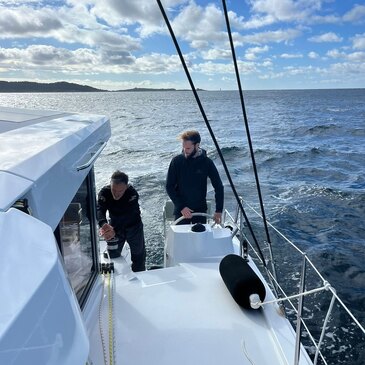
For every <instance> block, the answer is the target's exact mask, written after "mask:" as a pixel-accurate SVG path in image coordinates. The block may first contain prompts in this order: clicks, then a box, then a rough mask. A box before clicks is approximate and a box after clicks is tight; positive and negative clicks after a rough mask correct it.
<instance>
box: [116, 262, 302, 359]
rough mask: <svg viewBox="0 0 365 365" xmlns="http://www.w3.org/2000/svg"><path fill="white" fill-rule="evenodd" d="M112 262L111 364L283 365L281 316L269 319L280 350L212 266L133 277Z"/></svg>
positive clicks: (260, 318)
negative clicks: (278, 332) (275, 327)
mask: <svg viewBox="0 0 365 365" xmlns="http://www.w3.org/2000/svg"><path fill="white" fill-rule="evenodd" d="M115 264H116V273H115V290H116V292H115V296H114V314H115V320H114V330H115V336H116V338H115V351H116V363H117V364H123V363H126V364H129V365H133V364H136V365H137V364H138V365H140V364H146V363H151V364H184V365H185V364H223V363H227V364H252V363H254V364H287V359H285V356H286V355H287V353H289V354H290V355H291V353H292V349H293V336H292V333H291V332H290V331H289V329H288V327H287V325H286V323H284V321H285V319H283V318H281V319H280V318H278V319H276V323H278V324H279V325H280V326H281V327H282V328H281V331H282V332H283V333H286V334H287V337H288V339H289V340H288V342H287V343H284V344H283V346H284V348H283V347H282V346H281V345H280V344H278V338H277V336H276V334H275V331H274V330H273V328H272V327H271V325H270V321H269V322H268V321H267V318H266V316H265V315H264V314H263V311H262V310H258V311H254V310H252V311H247V310H244V309H242V308H240V307H239V306H238V305H237V304H236V303H235V301H234V300H233V298H232V297H231V295H230V293H229V292H228V290H227V288H226V287H225V285H224V283H223V281H222V279H221V277H220V274H219V270H218V265H219V263H218V262H215V263H193V264H191V263H190V264H181V265H178V266H176V267H170V268H167V269H158V270H151V271H148V272H142V273H136V274H135V275H133V274H131V275H127V274H126V271H125V265H126V261H125V260H124V259H118V260H115ZM123 265H124V266H123ZM133 277H134V279H133ZM271 315H273V316H275V313H271ZM274 322H275V321H274ZM283 323H284V325H283ZM284 327H285V328H284ZM286 346H289V347H290V348H291V350H290V351H288V352H287V351H286V350H287V349H286V348H285V347H286ZM301 363H302V364H308V362H301Z"/></svg>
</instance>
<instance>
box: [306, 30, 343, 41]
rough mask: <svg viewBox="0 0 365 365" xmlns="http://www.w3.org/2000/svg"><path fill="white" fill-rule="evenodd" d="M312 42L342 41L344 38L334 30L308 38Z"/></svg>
mask: <svg viewBox="0 0 365 365" xmlns="http://www.w3.org/2000/svg"><path fill="white" fill-rule="evenodd" d="M308 40H309V41H310V42H316V43H323V42H342V40H343V38H342V37H339V36H338V35H337V34H335V33H333V32H328V33H324V34H321V35H317V36H314V37H311V38H308Z"/></svg>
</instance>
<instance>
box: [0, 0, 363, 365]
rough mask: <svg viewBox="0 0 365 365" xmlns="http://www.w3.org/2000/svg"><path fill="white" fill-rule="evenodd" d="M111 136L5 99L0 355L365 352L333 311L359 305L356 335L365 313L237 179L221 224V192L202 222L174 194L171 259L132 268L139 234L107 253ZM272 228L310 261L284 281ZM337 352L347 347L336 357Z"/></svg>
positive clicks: (161, 357) (274, 359) (104, 126)
mask: <svg viewBox="0 0 365 365" xmlns="http://www.w3.org/2000/svg"><path fill="white" fill-rule="evenodd" d="M158 3H159V1H158ZM162 11H163V9H162ZM166 20H167V19H166ZM166 23H167V25H168V26H169V24H168V21H167V22H166ZM173 38H174V37H173ZM177 49H178V47H177ZM178 52H179V54H180V56H182V55H181V52H180V51H179V49H178ZM181 59H182V63H183V65H184V68H185V69H186V65H185V64H184V60H183V58H182V57H181ZM187 76H188V78H189V81H191V79H190V76H189V74H188V72H187ZM191 86H192V90H193V92H194V94H195V96H196V97H197V96H198V95H197V93H196V89H195V87H194V85H192V82H191ZM197 101H198V105H199V107H200V108H201V111H202V115H203V118H204V120H205V122H206V124H207V127H208V129H209V130H210V128H209V123H207V118H206V117H205V114H204V110H203V109H202V106H201V104H200V103H199V99H198V97H197ZM211 135H212V138H213V140H214V142H215V143H216V140H215V138H214V134H212V133H211ZM110 136H111V129H110V121H109V119H108V118H107V117H105V116H99V115H86V114H76V113H65V112H57V111H46V110H37V111H36V110H25V109H12V108H1V107H0V145H1V152H0V191H1V194H0V232H1V256H0V267H1V270H0V297H1V302H0V364H7V365H26V364H37V365H46V364H47V365H48V364H49V365H57V364H59V365H85V364H88V365H102V364H104V365H108V364H109V365H112V364H120V365H122V364H128V365H145V364H147V363H150V364H161V365H163V364H166V365H167V364H169V365H171V364H174V365H178V364H181V365H186V364H217V365H218V364H222V363H227V364H230V365H231V364H232V365H233V364H251V365H252V364H256V365H266V364H270V365H272V364H275V365H279V364H293V365H296V364H300V365H314V364H334V363H336V364H337V363H346V362H344V361H348V362H347V363H348V364H353V363H354V361H357V362H359V361H361V358H360V356H361V354H359V353H357V352H356V351H355V353H353V352H351V344H350V346H348V347H347V348H346V349H345V351H342V350H343V344H342V343H338V341H337V338H336V337H335V336H334V335H333V332H335V330H334V328H336V324H334V323H333V321H332V317H331V316H332V314H333V312H334V310H338V309H340V310H342V312H343V315H344V316H347V317H348V318H349V326H348V327H346V328H343V332H344V333H346V334H351V336H358V337H361V336H364V334H365V329H364V327H363V325H362V324H361V323H360V322H359V321H358V320H357V319H356V318H355V316H354V315H353V314H352V313H351V311H350V310H349V309H348V308H347V307H346V306H345V304H344V303H343V302H342V301H341V299H340V298H339V297H338V295H337V294H336V291H335V289H334V288H333V287H332V286H331V284H330V283H328V282H327V281H326V280H325V278H324V277H323V276H322V275H321V274H320V273H319V271H318V270H317V269H316V268H315V266H314V265H313V263H312V262H311V261H310V260H309V259H308V257H307V256H306V254H305V253H304V252H302V251H301V250H300V249H299V248H298V247H296V246H295V245H294V243H292V242H291V241H290V240H288V239H287V238H286V237H285V236H284V235H283V234H282V233H280V232H279V231H278V230H276V228H275V227H274V226H272V225H271V224H270V222H269V221H268V220H267V219H266V217H265V214H264V211H263V210H262V211H261V213H260V212H257V211H256V210H255V208H253V207H250V206H249V205H248V203H247V202H244V201H243V200H242V198H241V197H239V196H238V195H237V194H236V193H235V188H234V185H233V184H231V188H232V190H233V193H234V195H235V197H236V200H237V209H236V210H235V211H234V212H229V211H227V210H225V212H224V214H223V220H222V224H219V225H215V224H213V223H212V221H211V218H212V211H211V209H212V208H211V206H212V204H211V203H209V204H208V207H210V208H209V209H208V212H207V213H205V212H197V213H194V214H197V215H205V216H206V217H207V218H208V222H207V223H206V224H194V225H190V224H184V225H178V224H177V223H179V222H178V221H174V217H173V206H172V202H171V201H167V202H166V204H165V206H164V207H161V210H162V217H163V221H162V223H161V224H163V227H164V247H165V248H164V264H163V266H162V267H160V268H154V269H153V270H148V271H144V272H138V273H134V272H133V271H132V270H131V265H130V263H131V262H130V261H131V260H130V252H129V249H128V245H126V246H125V248H124V250H123V252H122V256H121V257H120V258H117V259H113V260H110V259H108V258H105V257H104V255H103V253H104V251H105V247H106V244H105V242H103V241H100V239H99V236H98V227H97V222H96V193H95V179H94V164H95V161H96V160H97V159H98V157H99V155H100V154H101V153H102V151H103V149H104V147H105V145H106V144H107V142H108V139H109V138H110ZM217 150H218V151H219V146H218V145H217ZM220 156H221V153H220ZM221 157H223V156H221ZM223 161H224V160H223ZM226 172H227V170H226ZM228 178H229V175H228ZM229 180H230V179H229ZM261 205H262V204H261ZM247 208H250V209H252V211H253V212H254V213H255V216H258V217H259V218H260V219H261V220H262V222H263V228H262V230H263V231H264V232H265V233H266V236H267V237H268V239H267V240H266V241H265V240H261V239H258V238H257V237H256V235H255V234H254V230H253V228H252V223H251V222H252V220H251V219H249V217H248V214H247V213H246V210H247ZM255 222H256V221H255ZM156 224H158V223H157V222H156ZM270 235H275V236H276V237H277V238H278V239H280V240H282V243H283V244H287V245H288V247H289V248H292V249H294V251H295V252H296V254H297V255H298V256H299V257H300V259H299V261H300V263H301V265H300V270H299V271H300V272H299V273H298V268H297V267H294V268H293V269H294V270H293V272H288V273H286V274H287V275H286V277H280V280H279V278H278V275H277V265H276V262H277V261H278V260H277V258H275V256H274V253H275V252H273V250H272V244H271V239H269V237H270ZM260 241H261V243H260ZM273 241H274V240H273ZM285 250H286V248H285ZM309 272H311V273H314V274H315V275H316V280H314V281H312V280H308V273H309ZM298 274H299V275H298ZM279 276H281V275H279ZM293 277H299V280H298V283H299V285H297V286H294V287H292V288H291V291H292V292H291V293H290V294H287V292H286V290H285V289H284V285H283V283H285V282H286V281H287V280H288V278H293ZM309 285H310V287H309ZM319 295H324V296H326V298H327V299H326V301H325V303H328V306H327V308H326V310H325V311H324V314H323V313H322V312H323V310H322V305H321V306H320V311H319V312H320V314H322V316H320V317H319V318H317V317H316V318H314V319H313V316H314V313H315V312H316V311H315V310H313V311H312V310H311V309H309V308H308V304H306V305H304V298H306V299H308V298H311V297H313V296H315V301H314V302H312V303H313V304H314V308H316V307H317V309H318V306H319V305H318V303H319V298H318V296H319ZM317 312H318V310H317ZM308 313H309V315H308ZM317 314H318V313H317ZM308 319H309V320H308ZM349 337H350V336H349ZM329 340H330V342H331V340H332V342H331V343H329ZM338 348H340V349H338ZM328 352H330V353H331V354H333V353H341V352H345V355H344V356H343V357H342V358H341V360H339V361H337V360H336V362H334V361H333V357H331V358H330V360H328V358H327V356H326V355H327V354H328Z"/></svg>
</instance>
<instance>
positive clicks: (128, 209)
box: [97, 170, 146, 271]
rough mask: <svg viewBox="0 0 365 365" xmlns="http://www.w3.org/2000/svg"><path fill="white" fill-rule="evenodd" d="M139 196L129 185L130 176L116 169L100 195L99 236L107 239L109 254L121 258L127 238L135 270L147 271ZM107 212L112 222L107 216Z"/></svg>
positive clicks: (98, 205)
mask: <svg viewBox="0 0 365 365" xmlns="http://www.w3.org/2000/svg"><path fill="white" fill-rule="evenodd" d="M138 197H139V195H138V193H137V191H136V190H135V189H134V188H133V186H132V185H129V184H128V175H126V174H125V173H124V172H121V171H119V170H117V171H115V172H114V173H113V174H112V176H111V180H110V185H106V186H104V187H103V188H102V189H101V190H100V192H99V194H98V201H97V219H98V223H99V227H100V235H101V236H103V238H104V239H105V240H106V241H107V249H108V253H109V256H110V257H111V258H116V257H119V256H120V254H121V252H122V249H123V246H124V243H125V241H128V244H129V247H130V249H131V257H132V270H133V271H144V270H145V260H146V249H145V241H144V234H143V224H142V219H141V211H140V209H139V204H138ZM107 211H108V213H109V218H110V221H109V223H108V220H107V218H106V212H107ZM104 255H105V254H104Z"/></svg>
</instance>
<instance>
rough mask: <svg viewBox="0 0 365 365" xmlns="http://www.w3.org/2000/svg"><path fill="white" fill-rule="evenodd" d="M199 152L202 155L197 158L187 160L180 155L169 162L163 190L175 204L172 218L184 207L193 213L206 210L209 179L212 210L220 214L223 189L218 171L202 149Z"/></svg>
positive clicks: (179, 213)
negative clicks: (211, 188) (212, 192)
mask: <svg viewBox="0 0 365 365" xmlns="http://www.w3.org/2000/svg"><path fill="white" fill-rule="evenodd" d="M198 151H201V152H200V155H198V156H197V157H195V156H194V157H191V158H186V157H185V155H184V154H183V153H182V154H180V155H178V156H175V157H174V158H173V159H172V160H171V163H170V166H169V170H168V173H167V180H166V191H167V194H168V195H169V197H170V199H171V200H172V202H173V203H174V205H175V209H174V214H175V216H180V215H181V210H182V209H183V208H185V207H188V208H190V209H192V210H194V212H206V211H207V202H206V195H207V178H208V177H209V179H210V181H211V183H212V185H213V188H214V191H215V203H216V209H215V211H216V212H219V213H221V212H222V211H223V199H224V190H223V184H222V181H221V178H220V176H219V173H218V170H217V168H216V167H215V165H214V163H213V161H212V160H211V159H210V158H209V157H208V156H207V153H206V151H205V150H202V149H200V150H198ZM197 153H199V152H197Z"/></svg>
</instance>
